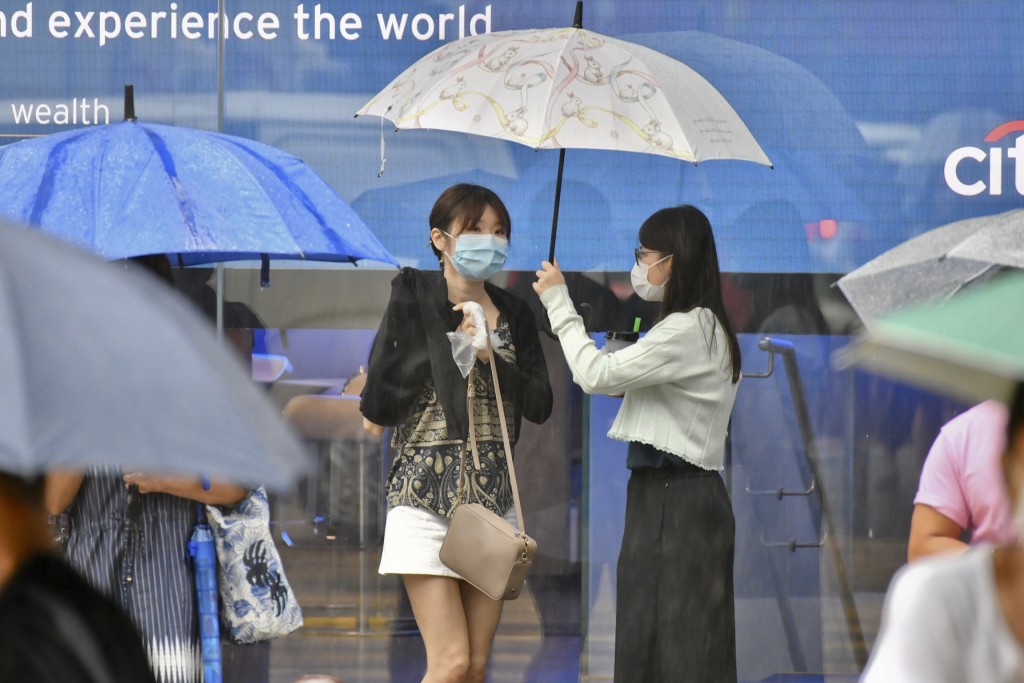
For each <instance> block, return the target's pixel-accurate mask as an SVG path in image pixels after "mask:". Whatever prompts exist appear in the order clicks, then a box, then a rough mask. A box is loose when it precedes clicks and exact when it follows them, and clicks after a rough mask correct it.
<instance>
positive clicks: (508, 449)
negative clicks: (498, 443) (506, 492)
mask: <svg viewBox="0 0 1024 683" xmlns="http://www.w3.org/2000/svg"><path fill="white" fill-rule="evenodd" d="M487 360H488V361H489V363H488V364H489V365H490V366H491V379H492V380H493V382H494V398H495V400H496V401H497V403H498V420H499V421H500V422H501V439H502V442H503V443H504V445H505V462H507V463H508V478H509V483H510V485H511V486H512V502H513V504H514V506H515V509H516V522H518V524H519V533H520V534H522V535H523V536H525V535H526V526H525V524H524V523H523V506H522V504H521V503H520V502H519V483H518V482H517V481H516V466H515V463H514V462H513V461H512V445H511V444H510V443H509V439H508V423H507V422H506V421H505V404H504V402H503V401H502V400H501V386H500V385H499V384H498V368H497V367H496V366H495V362H494V350H493V349H492V348H491V339H490V335H489V334H488V335H487ZM475 372H476V364H475V363H474V367H473V368H472V370H471V371H470V373H469V381H468V384H467V386H466V407H467V409H468V412H469V439H467V441H468V442H469V444H470V448H471V450H472V452H473V464H474V465H475V466H476V469H477V471H479V470H480V453H479V451H478V449H477V445H476V423H475V421H474V419H473V398H474V395H475V391H474V389H473V373H475ZM464 476H466V442H463V444H462V453H461V455H460V457H459V492H458V498H457V500H456V502H455V505H456V507H458V505H459V504H460V503H462V492H463V488H462V482H463V477H464Z"/></svg>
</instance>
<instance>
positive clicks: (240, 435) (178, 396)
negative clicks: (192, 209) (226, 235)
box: [0, 221, 309, 489]
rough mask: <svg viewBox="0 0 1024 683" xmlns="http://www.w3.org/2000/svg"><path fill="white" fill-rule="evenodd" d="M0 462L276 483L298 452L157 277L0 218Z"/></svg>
mask: <svg viewBox="0 0 1024 683" xmlns="http://www.w3.org/2000/svg"><path fill="white" fill-rule="evenodd" d="M0 386H2V387H3V391H2V392H0V469H2V470H6V471H8V472H12V473H15V474H21V475H27V474H33V473H40V472H44V471H46V470H49V469H53V468H64V469H67V468H81V467H83V466H88V465H101V464H109V465H118V466H122V467H128V468H134V469H145V470H147V471H152V472H174V473H188V474H196V473H202V474H207V475H209V476H210V477H219V478H224V479H230V480H234V481H238V482H240V483H243V484H258V483H265V484H266V485H267V486H268V487H272V488H277V489H280V488H284V487H285V486H286V485H288V484H289V483H291V482H292V481H294V480H295V479H296V478H298V476H299V475H300V474H302V473H303V472H305V471H306V470H307V469H308V465H309V461H308V456H307V451H306V449H305V448H303V447H302V446H301V444H300V443H299V442H298V441H297V439H296V438H295V437H294V436H293V435H292V433H291V432H290V431H289V428H288V427H287V426H286V425H285V423H284V422H283V421H282V419H281V417H280V415H279V413H278V412H277V411H276V410H275V409H274V408H273V406H272V404H271V403H270V401H269V400H268V399H267V397H265V396H264V395H263V394H262V393H261V391H260V390H259V388H258V387H257V386H256V385H254V384H253V382H252V380H251V379H250V378H249V373H248V372H246V368H245V367H244V366H243V364H242V363H241V362H240V359H239V358H238V357H237V356H236V355H234V354H233V352H232V351H230V350H229V349H228V347H226V346H225V345H224V344H221V343H219V342H218V341H217V339H216V336H215V335H214V334H213V332H212V331H211V330H210V328H209V323H207V322H206V321H205V320H204V319H203V318H202V317H201V315H200V314H199V313H198V311H197V310H195V309H194V307H193V306H191V305H190V304H189V303H188V302H187V301H186V300H185V299H183V298H182V297H181V296H180V295H178V294H176V293H175V292H174V291H173V290H171V289H169V288H168V287H167V286H166V285H164V284H163V283H161V282H159V281H157V280H156V279H155V278H152V277H149V276H148V275H145V274H142V273H136V272H131V271H128V270H125V268H124V267H122V266H117V265H114V264H111V263H107V262H104V261H102V260H101V259H99V258H97V257H96V256H93V255H91V254H88V253H86V252H84V251H81V250H79V249H78V248H76V247H73V246H71V245H69V244H66V243H64V242H60V241H58V240H56V239H55V238H52V237H49V236H47V235H45V234H43V233H40V232H39V231H33V230H30V229H27V228H23V227H19V226H15V225H13V224H11V223H7V222H2V221H0Z"/></svg>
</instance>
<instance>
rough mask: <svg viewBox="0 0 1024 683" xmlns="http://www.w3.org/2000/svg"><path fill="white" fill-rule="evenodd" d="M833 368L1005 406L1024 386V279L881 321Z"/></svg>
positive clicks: (1015, 277) (1014, 276)
mask: <svg viewBox="0 0 1024 683" xmlns="http://www.w3.org/2000/svg"><path fill="white" fill-rule="evenodd" d="M836 364H837V365H838V366H840V367H849V366H851V365H858V366H860V367H863V368H865V369H867V370H871V371H874V372H878V373H880V374H883V375H887V376H889V377H893V378H896V379H899V380H904V381H907V382H910V383H912V384H916V385H918V386H922V387H925V388H927V389H931V390H933V391H938V392H942V393H945V394H949V395H952V396H955V397H957V398H960V399H963V400H970V401H982V400H985V399H990V398H994V399H998V400H1001V401H1004V402H1009V401H1010V399H1011V398H1012V396H1013V391H1014V386H1015V383H1016V382H1024V273H1016V272H1015V273H1005V274H1002V275H1000V276H999V277H997V278H994V279H993V280H991V281H990V282H987V283H985V284H983V285H978V286H977V287H975V288H972V290H971V291H967V292H964V293H962V294H959V295H957V296H955V297H953V298H952V299H949V300H948V301H945V302H939V303H930V304H925V305H922V306H917V307H914V308H910V309H906V310H903V311H899V312H897V313H893V314H892V315H890V316H886V317H884V318H882V319H880V320H879V321H877V323H876V324H875V325H874V326H873V327H872V328H871V329H870V330H869V331H868V332H867V333H866V334H864V335H863V336H861V337H859V338H858V339H856V340H855V341H854V342H853V343H852V344H850V345H849V346H847V347H845V348H843V349H841V350H840V352H839V353H838V354H837V357H836Z"/></svg>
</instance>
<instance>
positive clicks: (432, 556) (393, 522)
mask: <svg viewBox="0 0 1024 683" xmlns="http://www.w3.org/2000/svg"><path fill="white" fill-rule="evenodd" d="M505 519H506V520H508V522H509V524H511V525H512V526H514V527H516V528H519V525H518V524H517V523H516V509H515V507H511V508H509V510H508V512H506V513H505ZM448 523H449V521H448V518H447V517H442V516H441V515H439V514H437V513H436V512H434V511H433V510H425V509H423V508H418V507H413V506H411V505H399V506H398V507H395V508H392V509H391V510H389V511H388V516H387V521H386V522H385V523H384V548H383V550H382V551H381V556H380V568H379V569H378V570H377V571H378V572H379V573H381V574H426V575H430V576H449V577H451V578H453V579H461V578H462V577H461V576H459V575H458V574H456V573H455V572H453V571H452V570H451V569H449V568H448V567H447V566H446V565H445V563H444V562H442V561H441V558H440V556H439V555H440V552H441V543H443V542H444V536H445V534H446V533H448Z"/></svg>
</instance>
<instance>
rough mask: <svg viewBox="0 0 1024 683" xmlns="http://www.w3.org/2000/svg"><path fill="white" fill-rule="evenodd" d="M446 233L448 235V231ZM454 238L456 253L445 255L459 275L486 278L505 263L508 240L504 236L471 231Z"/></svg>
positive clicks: (473, 278)
mask: <svg viewBox="0 0 1024 683" xmlns="http://www.w3.org/2000/svg"><path fill="white" fill-rule="evenodd" d="M441 232H444V230H442V231H441ZM444 234H445V235H448V233H447V232H444ZM448 237H452V236H451V235H448ZM452 239H454V240H455V255H454V256H448V254H445V256H448V260H449V261H451V262H452V265H453V266H455V270H457V271H458V272H459V275H461V276H462V277H464V278H466V279H468V280H486V279H487V278H489V277H491V276H492V275H494V274H495V273H497V272H498V271H499V270H501V268H502V266H504V265H505V257H506V256H507V255H508V240H507V239H505V238H504V237H499V236H498V235H482V234H481V235H478V234H473V233H469V234H463V235H459V236H458V237H457V238H455V237H452Z"/></svg>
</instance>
